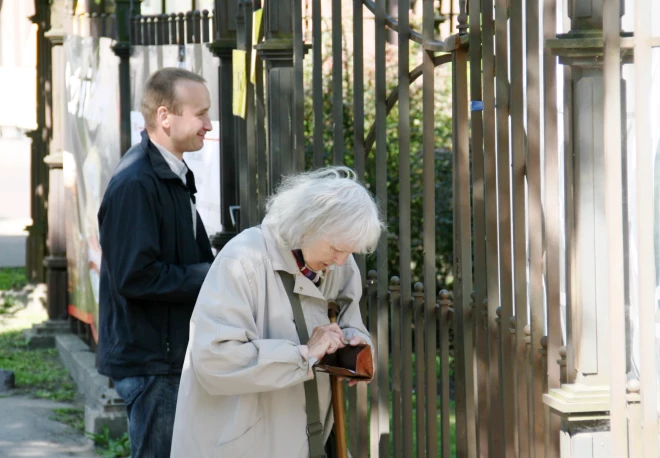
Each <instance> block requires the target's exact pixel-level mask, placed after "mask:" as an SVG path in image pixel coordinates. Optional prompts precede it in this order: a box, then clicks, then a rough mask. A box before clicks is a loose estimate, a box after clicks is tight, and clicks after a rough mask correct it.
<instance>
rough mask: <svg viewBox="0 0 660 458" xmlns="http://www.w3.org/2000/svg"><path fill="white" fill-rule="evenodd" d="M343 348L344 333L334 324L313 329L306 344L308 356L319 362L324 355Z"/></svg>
mask: <svg viewBox="0 0 660 458" xmlns="http://www.w3.org/2000/svg"><path fill="white" fill-rule="evenodd" d="M353 340H355V339H353ZM353 340H351V342H352V341H353ZM345 346H346V344H345V340H344V333H343V332H342V330H341V329H340V328H339V326H338V325H337V324H336V323H331V324H327V325H325V326H318V327H316V328H314V331H313V332H312V337H310V339H309V342H307V348H308V349H309V356H314V357H315V358H316V359H318V360H319V361H320V360H321V359H322V358H323V357H324V356H325V355H326V354H332V353H334V352H336V351H337V350H338V349H340V348H344V347H345Z"/></svg>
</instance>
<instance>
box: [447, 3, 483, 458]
mask: <svg viewBox="0 0 660 458" xmlns="http://www.w3.org/2000/svg"><path fill="white" fill-rule="evenodd" d="M481 40H482V36H481V1H480V0H470V98H471V100H472V105H473V106H472V109H471V125H472V129H471V133H472V135H471V137H472V142H471V145H472V201H473V212H474V213H473V221H474V273H475V278H474V280H475V304H476V305H477V306H478V307H480V306H481V304H482V303H483V302H484V299H485V298H486V284H487V283H486V282H487V276H486V220H485V217H486V211H485V207H484V191H485V188H484V126H483V98H482V89H481V77H482V74H481V60H482V50H481V46H482V43H481ZM479 104H481V106H479ZM480 316H481V313H480V312H478V311H477V310H476V309H475V310H473V317H474V320H475V323H478V322H479V321H480ZM474 338H475V350H476V355H477V360H476V364H477V365H476V370H477V373H476V380H477V383H476V384H475V390H476V391H475V394H476V397H477V418H476V421H477V425H478V428H477V443H476V446H477V450H476V452H477V455H478V456H483V457H486V456H488V415H489V406H488V404H489V397H490V393H489V384H488V377H487V374H488V371H489V361H488V334H487V333H484V332H476V333H475V335H474ZM443 446H444V444H443ZM445 456H446V455H445Z"/></svg>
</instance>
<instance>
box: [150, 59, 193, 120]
mask: <svg viewBox="0 0 660 458" xmlns="http://www.w3.org/2000/svg"><path fill="white" fill-rule="evenodd" d="M179 81H194V82H197V83H206V80H205V79H204V78H202V77H201V76H200V75H198V74H196V73H193V72H191V71H188V70H185V69H183V68H176V67H165V68H161V69H160V70H158V71H157V72H155V73H153V74H152V75H151V76H150V77H149V80H147V84H146V86H145V88H144V93H143V94H142V102H141V103H140V111H141V112H142V116H143V117H144V125H145V127H147V128H149V129H154V128H155V127H156V112H157V111H158V108H159V107H165V108H167V109H168V110H169V111H171V112H172V113H174V114H177V115H180V114H181V103H180V102H181V101H180V100H178V98H177V93H176V83H178V82H179Z"/></svg>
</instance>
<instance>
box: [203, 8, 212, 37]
mask: <svg viewBox="0 0 660 458" xmlns="http://www.w3.org/2000/svg"><path fill="white" fill-rule="evenodd" d="M209 41H210V38H209V10H204V11H202V43H208V42H209Z"/></svg>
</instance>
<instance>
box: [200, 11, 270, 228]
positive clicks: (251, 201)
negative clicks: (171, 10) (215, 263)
mask: <svg viewBox="0 0 660 458" xmlns="http://www.w3.org/2000/svg"><path fill="white" fill-rule="evenodd" d="M243 7H244V8H245V12H244V14H245V48H244V49H245V51H246V52H247V58H246V64H245V77H246V80H247V81H246V85H245V87H246V90H247V102H246V117H245V129H246V130H245V133H246V134H248V135H246V138H245V146H246V151H245V153H246V155H247V167H248V170H247V183H246V184H247V187H248V189H247V195H248V205H247V206H244V205H243V203H242V202H241V213H242V215H241V216H242V217H245V216H247V218H248V224H249V226H245V227H250V226H253V225H255V224H257V221H258V220H257V146H256V141H257V136H258V132H257V130H256V127H257V124H256V117H255V101H254V95H255V94H254V84H252V82H250V71H251V69H250V66H251V65H252V62H251V59H250V53H251V52H256V50H255V49H252V44H253V43H252V27H253V24H252V2H244V6H243ZM198 14H199V11H198V10H195V14H194V15H193V17H194V18H195V21H193V24H196V26H195V27H194V28H195V30H194V32H195V39H197V38H198V37H199V30H200V28H199V22H198V21H197V19H198ZM246 207H247V208H246Z"/></svg>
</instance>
